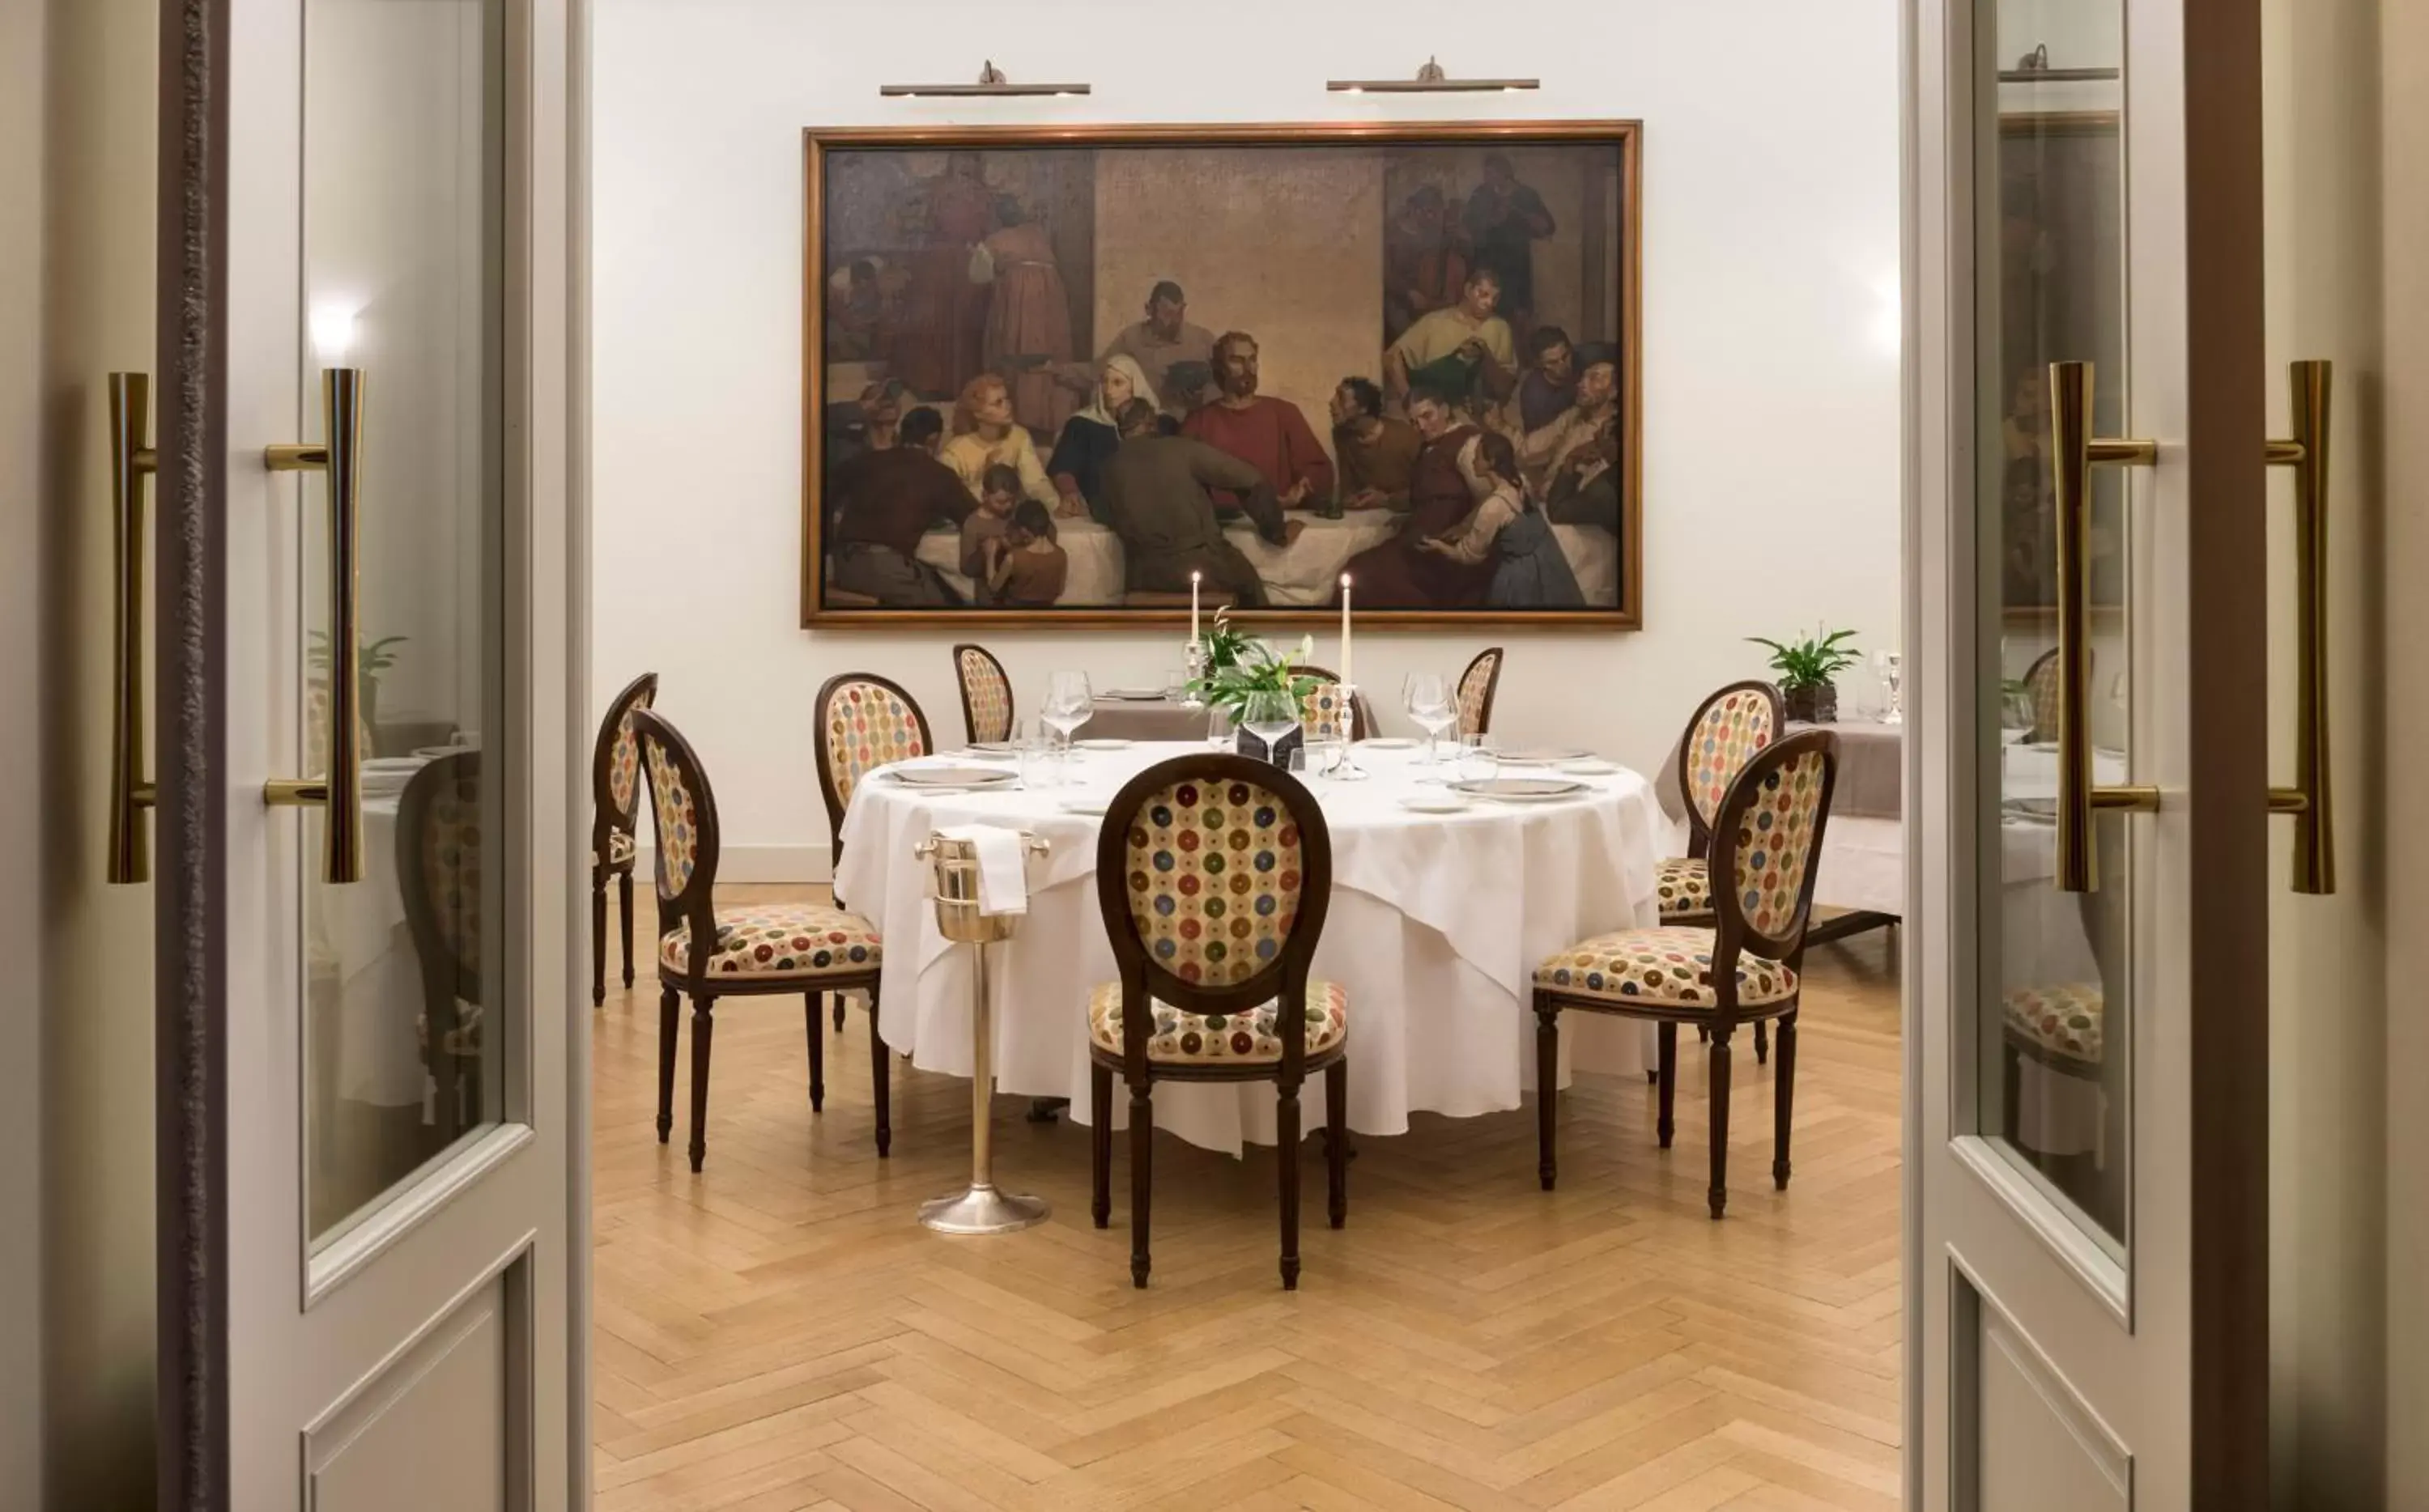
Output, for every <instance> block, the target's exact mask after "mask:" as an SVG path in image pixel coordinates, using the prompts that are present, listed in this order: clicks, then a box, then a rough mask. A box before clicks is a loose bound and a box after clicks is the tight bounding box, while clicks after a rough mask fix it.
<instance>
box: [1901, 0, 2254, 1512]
mask: <svg viewBox="0 0 2429 1512" xmlns="http://www.w3.org/2000/svg"><path fill="white" fill-rule="evenodd" d="M1909 18H1910V22H1911V29H1910V32H1909V36H1910V39H1911V47H1910V52H1909V66H1910V71H1909V89H1910V91H1911V92H1910V95H1909V101H1910V106H1911V108H1910V110H1909V130H1910V136H1909V146H1910V151H1909V172H1910V173H1911V178H1910V181H1909V259H1908V260H1909V270H1910V298H1911V300H1912V302H1913V304H1912V306H1911V309H1912V330H1913V336H1914V341H1913V346H1912V352H1913V356H1914V361H1913V366H1912V368H1911V369H1910V378H1909V382H1910V385H1911V387H1910V399H1911V401H1912V403H1911V407H1910V410H1909V416H1910V426H1909V436H1910V446H1911V449H1912V452H1911V455H1912V468H1913V472H1912V477H1911V485H1910V487H1909V532H1908V539H1909V543H1910V552H1911V554H1910V555H1909V561H1908V567H1907V570H1908V579H1909V618H1910V622H1911V628H1910V630H1909V639H1908V643H1909V646H1912V647H1915V648H1917V654H1916V655H1915V657H1914V661H1915V680H1914V686H1915V692H1916V716H1915V725H1916V729H1917V731H1918V733H1919V734H1920V736H1921V738H1920V739H1919V740H1917V741H1915V742H1913V743H1911V744H1910V747H1909V759H1910V760H1911V761H1912V762H1913V763H1914V768H1915V769H1914V771H1913V772H1912V774H1911V776H1910V786H1909V791H1911V792H1913V793H1914V794H1915V795H1916V796H1917V801H1916V806H1915V808H1914V810H1913V828H1912V833H1913V834H1914V836H1915V837H1916V844H1915V846H1914V858H1913V865H1914V867H1915V874H1914V876H1913V879H1912V883H1911V896H1914V897H1915V898H1916V899H1917V900H1918V902H1919V905H1920V906H1919V907H1918V910H1917V912H1918V914H1919V919H1918V921H1917V922H1918V923H1919V925H1920V927H1919V928H1915V929H1911V930H1910V932H1909V984H1910V986H1909V1001H1910V1006H1911V1008H1912V1011H1911V1012H1910V1013H1909V1081H1908V1099H1909V1100H1908V1127H1909V1160H1910V1165H1909V1199H1910V1203H1911V1210H1910V1212H1909V1241H1910V1242H1909V1268H1910V1269H1909V1313H1908V1322H1909V1351H1910V1364H1911V1367H1912V1368H1911V1372H1910V1373H1911V1377H1912V1378H1911V1381H1910V1385H1909V1404H1910V1407H1909V1429H1910V1432H1911V1436H1912V1437H1911V1439H1910V1443H1909V1471H1910V1475H1911V1477H1912V1481H1913V1484H1912V1485H1911V1487H1910V1492H1911V1494H1910V1496H1909V1504H1912V1505H1918V1506H1923V1507H1932V1508H1939V1507H1984V1508H2006V1507H2015V1508H2050V1507H2061V1506H2062V1507H2068V1508H2084V1509H2091V1508H2104V1507H2116V1508H2125V1507H2130V1506H2137V1505H2140V1506H2146V1507H2175V1506H2185V1505H2199V1506H2205V1507H2207V1506H2213V1505H2219V1506H2231V1505H2243V1504H2255V1505H2256V1504H2259V1501H2260V1500H2261V1499H2265V1496H2266V1492H2267V1484H2268V1477H2267V1473H2266V1463H2267V1461H2266V1454H2267V1419H2266V1402H2265V1396H2264V1395H2263V1391H2264V1385H2263V1383H2264V1379H2265V1362H2266V1340H2267V1334H2268V1330H2267V1327H2266V1323H2265V1320H2266V1317H2267V1303H2268V1299H2267V1281H2266V1277H2267V1271H2266V1249H2267V1227H2266V1211H2267V1188H2266V1176H2267V1170H2266V1126H2267V1123H2268V1117H2267V1073H2266V1056H2267V1030H2266V1024H2267V1018H2266V1012H2267V995H2266V994H2267V980H2268V955H2267V939H2266V933H2267V917H2268V894H2267V881H2268V876H2267V868H2266V864H2265V849H2264V844H2265V825H2266V822H2267V819H2266V815H2267V814H2268V812H2269V804H2270V797H2269V795H2268V792H2267V786H2266V784H2267V777H2266V772H2265V765H2266V764H2265V761H2264V760H2263V757H2262V752H2263V750H2264V749H2265V745H2266V730H2267V711H2266V691H2265V681H2264V680H2263V679H2261V678H2260V677H2259V676H2257V675H2256V674H2257V670H2258V668H2259V667H2260V666H2262V665H2263V664H2264V663H2265V660H2266V658H2265V645H2264V643H2263V639H2262V637H2263V636H2264V635H2265V633H2266V625H2265V616H2263V614H2262V612H2261V609H2260V602H2259V600H2258V599H2257V598H2256V597H2255V598H2253V599H2251V600H2246V601H2244V602H2242V603H2240V604H2239V603H2238V594H2239V592H2241V591H2244V589H2245V588H2246V587H2248V586H2249V585H2250V584H2252V583H2256V582H2258V581H2260V580H2261V575H2260V573H2259V567H2260V565H2261V563H2262V559H2263V553H2264V542H2265V528H2264V516H2263V512H2262V502H2263V500H2264V497H2265V491H2264V474H2263V468H2264V460H2265V459H2266V458H2267V457H2268V456H2269V455H2270V452H2271V449H2270V448H2269V447H2268V446H2267V445H2266V444H2265V443H2266V441H2267V436H2266V433H2265V428H2264V424H2263V420H2264V415H2265V409H2264V404H2263V399H2264V386H2263V376H2262V365H2261V353H2262V346H2261V335H2262V309H2261V299H2260V292H2261V290H2260V281H2259V277H2258V272H2259V257H2258V251H2257V243H2258V235H2259V211H2260V202H2259V192H2258V182H2257V180H2258V170H2259V154H2258V144H2257V138H2256V134H2255V133H2254V132H2253V131H2252V130H2251V129H2250V127H2249V122H2250V121H2251V120H2252V119H2255V118H2256V114H2257V110H2258V104H2259V101H2258V85H2259V62H2258V57H2259V55H2258V40H2259V39H2258V25H2257V6H2256V3H2253V0H2228V3H2226V4H2223V5H2196V4H2194V3H2192V0H1914V3H1913V4H1911V5H1910V6H1909ZM2239 110H2240V111H2241V113H2242V119H2241V122H2240V123H2239V121H2238V112H2239ZM2245 158H2248V159H2249V161H2248V163H2244V162H2241V161H2240V160H2241V159H2245ZM2239 170H2240V171H2242V172H2243V173H2244V175H2245V176H2246V177H2247V178H2248V179H2249V180H2250V182H2249V183H2248V184H2239V181H2238V173H2239ZM2196 499H2198V501H2199V507H2198V509H2196V508H2195V501H2196ZM2255 591H2256V590H2255Z"/></svg>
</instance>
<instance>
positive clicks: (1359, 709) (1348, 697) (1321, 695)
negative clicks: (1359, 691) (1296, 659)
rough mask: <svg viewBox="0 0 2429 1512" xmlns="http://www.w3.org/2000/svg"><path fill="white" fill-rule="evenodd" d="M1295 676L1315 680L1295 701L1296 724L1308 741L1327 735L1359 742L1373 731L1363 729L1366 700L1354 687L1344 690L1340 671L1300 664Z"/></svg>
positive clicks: (1364, 725)
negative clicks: (1305, 733)
mask: <svg viewBox="0 0 2429 1512" xmlns="http://www.w3.org/2000/svg"><path fill="white" fill-rule="evenodd" d="M1298 675H1299V676H1300V677H1303V678H1308V679H1312V680H1313V681H1314V683H1315V686H1314V687H1312V688H1310V689H1308V690H1307V695H1306V697H1304V698H1300V699H1299V700H1298V722H1299V726H1300V728H1301V729H1303V730H1305V731H1307V736H1308V738H1309V739H1310V740H1320V739H1324V738H1326V737H1328V736H1330V737H1333V738H1336V739H1346V740H1352V741H1358V740H1364V739H1365V738H1366V737H1367V736H1368V735H1369V734H1371V733H1372V731H1369V730H1368V729H1367V728H1366V707H1365V700H1363V699H1362V698H1358V697H1356V691H1355V690H1354V689H1352V690H1347V692H1345V690H1344V689H1343V688H1342V686H1341V674H1340V673H1338V672H1334V671H1330V670H1329V669H1327V668H1325V667H1321V666H1302V667H1300V668H1298Z"/></svg>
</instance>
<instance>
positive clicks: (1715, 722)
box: [1660, 682, 1783, 924]
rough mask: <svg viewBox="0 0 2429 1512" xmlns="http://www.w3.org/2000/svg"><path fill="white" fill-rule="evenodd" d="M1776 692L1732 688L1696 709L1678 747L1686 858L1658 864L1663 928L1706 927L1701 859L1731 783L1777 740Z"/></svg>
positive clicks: (1707, 898) (1707, 903)
mask: <svg viewBox="0 0 2429 1512" xmlns="http://www.w3.org/2000/svg"><path fill="white" fill-rule="evenodd" d="M1782 722H1783V721H1782V719H1781V716H1780V707H1779V690H1778V689H1776V688H1775V687H1773V686H1772V685H1771V684H1770V683H1768V682H1732V683H1730V684H1729V685H1728V686H1727V687H1725V688H1723V689H1721V690H1720V691H1719V692H1717V693H1714V694H1713V695H1711V697H1710V698H1706V699H1705V700H1704V701H1703V702H1702V703H1701V704H1699V705H1697V706H1696V709H1695V714H1694V717H1693V718H1691V719H1689V720H1688V721H1687V731H1686V733H1685V734H1684V735H1682V736H1680V737H1679V741H1678V789H1679V796H1680V797H1683V798H1684V799H1685V800H1686V809H1687V854H1686V855H1684V856H1676V857H1672V858H1670V859H1668V860H1665V861H1664V862H1662V863H1661V888H1660V896H1661V922H1662V923H1664V924H1709V923H1710V922H1711V917H1712V904H1711V897H1712V886H1711V879H1710V878H1709V877H1707V876H1706V875H1705V867H1704V855H1705V852H1706V851H1707V850H1708V849H1709V848H1710V845H1711V831H1712V816H1713V814H1715V813H1717V812H1718V810H1719V809H1720V806H1721V797H1722V796H1723V795H1724V794H1726V793H1727V792H1728V789H1729V783H1730V782H1731V781H1733V780H1734V779H1735V778H1736V777H1737V775H1738V772H1739V771H1740V770H1741V769H1742V768H1743V767H1744V765H1745V764H1746V762H1747V761H1748V760H1749V759H1750V758H1752V757H1753V755H1754V754H1755V752H1757V751H1759V750H1760V749H1762V748H1764V747H1765V746H1768V745H1770V744H1771V743H1772V741H1773V740H1774V739H1775V738H1776V737H1777V736H1778V734H1779V731H1780V726H1781V724H1782Z"/></svg>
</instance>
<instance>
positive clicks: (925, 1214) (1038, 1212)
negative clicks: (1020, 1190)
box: [919, 1186, 1054, 1234]
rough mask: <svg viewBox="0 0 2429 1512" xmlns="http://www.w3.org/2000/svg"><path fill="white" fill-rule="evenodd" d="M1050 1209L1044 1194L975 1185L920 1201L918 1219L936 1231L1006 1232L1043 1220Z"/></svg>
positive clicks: (947, 1232)
mask: <svg viewBox="0 0 2429 1512" xmlns="http://www.w3.org/2000/svg"><path fill="white" fill-rule="evenodd" d="M1053 1210H1054V1209H1053V1208H1049V1207H1048V1206H1047V1204H1046V1199H1045V1198H1043V1197H1024V1196H1021V1195H1019V1194H1017V1193H1016V1192H998V1191H996V1190H995V1188H993V1187H988V1186H977V1187H972V1188H971V1189H970V1190H969V1191H967V1192H963V1193H962V1194H961V1195H960V1196H958V1197H938V1198H937V1199H935V1200H934V1202H923V1203H921V1204H920V1205H919V1222H920V1223H922V1224H926V1225H927V1226H928V1227H930V1228H933V1229H934V1230H935V1231H936V1232H937V1233H939V1234H1009V1233H1011V1232H1012V1231H1013V1230H1014V1229H1016V1228H1027V1227H1029V1226H1030V1225H1031V1224H1042V1223H1044V1222H1046V1217H1047V1214H1049V1213H1050V1212H1052V1211H1053Z"/></svg>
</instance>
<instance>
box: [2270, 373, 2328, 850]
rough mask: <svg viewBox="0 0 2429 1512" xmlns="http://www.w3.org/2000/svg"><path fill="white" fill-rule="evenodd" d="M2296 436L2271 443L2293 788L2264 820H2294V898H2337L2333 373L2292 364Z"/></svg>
mask: <svg viewBox="0 0 2429 1512" xmlns="http://www.w3.org/2000/svg"><path fill="white" fill-rule="evenodd" d="M2287 377H2288V387H2289V389H2290V390H2291V392H2292V397H2293V414H2294V435H2293V436H2292V438H2291V439H2289V440H2283V441H2271V442H2270V443H2269V452H2268V459H2269V464H2270V466H2272V467H2287V468H2293V469H2294V617H2295V636H2296V651H2295V657H2296V661H2297V664H2298V666H2297V671H2296V675H2295V683H2294V785H2293V786H2292V787H2272V788H2271V789H2270V790H2269V812H2270V813H2272V814H2292V815H2293V817H2294V891H2295V892H2297V893H2309V894H2313V895H2325V894H2329V893H2333V892H2335V891H2336V890H2337V837H2336V826H2335V822H2334V821H2335V812H2334V809H2333V807H2332V806H2331V804H2330V802H2329V776H2328V401H2329V398H2330V393H2331V383H2330V380H2331V378H2332V377H2333V365H2332V364H2330V363H2327V362H2322V361H2309V362H2296V363H2291V364H2289V366H2288V369H2287Z"/></svg>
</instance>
